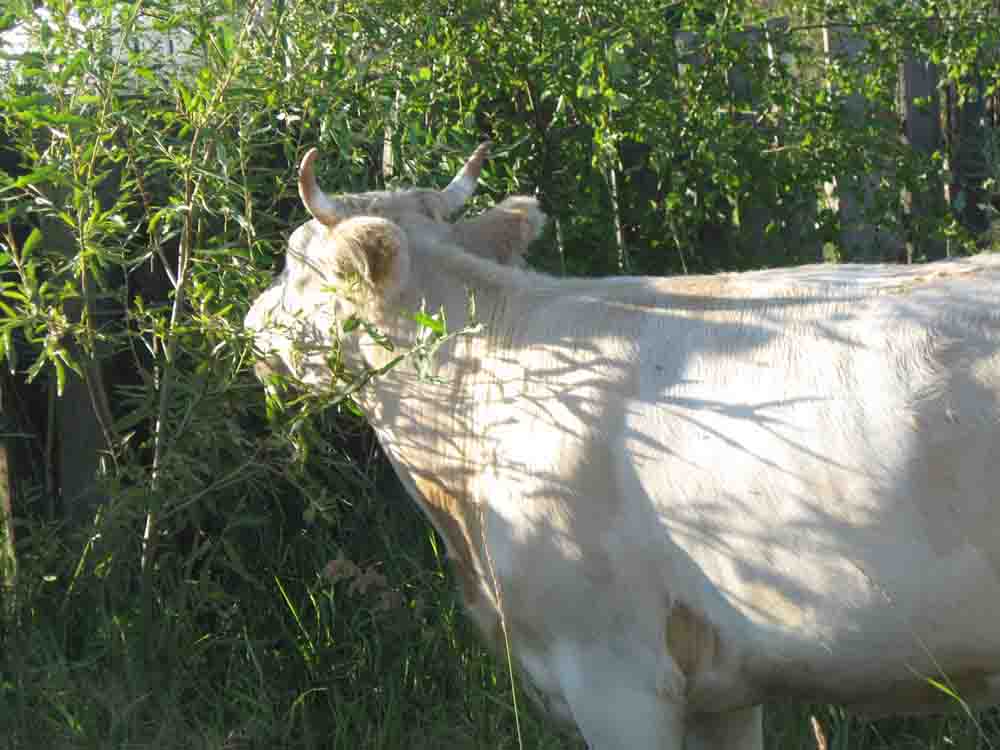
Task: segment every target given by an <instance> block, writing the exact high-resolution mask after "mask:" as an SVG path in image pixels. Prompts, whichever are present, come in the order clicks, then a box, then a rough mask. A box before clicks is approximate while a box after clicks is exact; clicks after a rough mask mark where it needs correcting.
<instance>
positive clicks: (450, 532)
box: [373, 254, 523, 635]
mask: <svg viewBox="0 0 1000 750" xmlns="http://www.w3.org/2000/svg"><path fill="white" fill-rule="evenodd" d="M518 273H519V272H513V273H512V272H510V269H506V268H502V267H500V266H496V265H495V264H493V263H490V262H488V261H481V260H479V259H478V258H472V257H471V256H466V255H464V254H462V256H461V257H458V258H456V257H454V256H451V257H449V256H447V255H445V256H444V257H433V256H432V257H431V258H428V259H426V262H424V263H421V264H420V265H419V266H417V267H416V268H415V269H414V270H413V272H412V277H413V278H412V279H411V280H412V281H413V286H412V287H411V290H412V291H411V292H410V294H407V295H405V298H404V299H403V300H401V303H402V307H403V308H404V309H410V310H412V309H413V308H414V307H419V306H420V304H421V302H423V304H424V305H425V307H426V310H427V312H428V313H436V312H437V311H438V310H439V309H441V308H443V309H444V310H445V314H446V316H447V320H448V327H449V330H451V331H457V330H460V329H461V328H462V327H464V326H465V325H467V324H469V323H471V322H472V321H471V320H470V318H469V315H468V313H469V294H470V292H471V294H472V295H473V297H474V300H475V308H476V322H478V323H481V324H482V325H483V330H482V332H481V333H478V334H473V335H471V336H461V337H458V338H456V339H453V340H452V341H451V342H450V343H449V344H448V345H446V346H445V347H443V348H442V350H440V351H439V352H438V353H437V355H436V360H437V362H436V364H437V367H436V370H435V375H436V377H437V378H440V381H441V382H438V383H430V382H427V381H421V380H420V379H419V377H418V376H417V375H416V374H415V372H414V368H413V367H412V365H410V364H408V363H407V364H404V365H403V366H402V367H401V368H398V369H397V370H394V371H392V372H390V373H389V374H388V375H387V376H386V377H384V378H380V379H379V382H377V384H376V386H375V393H374V394H373V395H374V396H375V400H376V401H380V402H381V403H379V404H378V405H377V406H376V407H375V411H374V412H373V415H377V416H376V417H375V418H374V419H373V422H375V423H376V426H377V427H379V428H380V435H381V436H382V439H383V442H384V443H385V447H386V449H387V451H388V452H389V453H390V454H391V455H392V456H393V459H394V461H395V463H396V464H397V470H398V471H399V473H400V474H401V475H402V476H403V481H404V482H405V483H407V484H411V485H412V486H413V488H415V489H416V491H417V492H416V494H417V496H418V500H419V503H420V505H421V507H422V509H423V511H424V513H425V514H426V515H427V516H428V518H429V519H430V520H431V522H432V523H433V524H434V526H435V528H436V529H437V531H438V533H439V534H440V535H441V537H442V538H443V539H444V541H445V543H446V545H447V547H448V552H449V556H450V558H451V561H452V565H453V568H454V571H455V574H456V577H457V578H458V581H459V584H460V587H461V590H462V593H463V596H464V598H465V600H466V603H467V605H468V606H469V608H470V611H471V612H472V613H473V616H474V617H475V619H476V620H477V621H479V622H480V625H481V626H482V627H483V629H484V631H485V632H486V633H487V634H488V635H490V634H491V633H492V632H493V630H494V628H493V625H494V623H493V618H494V617H495V613H496V606H495V600H494V597H493V595H492V594H491V592H490V588H489V586H487V585H486V583H485V582H487V581H490V580H492V579H491V577H490V574H489V569H490V568H489V559H488V555H487V552H486V550H485V544H484V539H483V519H482V513H483V508H481V507H480V503H479V502H478V498H477V489H476V486H475V480H476V478H477V477H481V476H482V475H483V474H484V472H486V471H489V469H490V465H491V463H492V458H491V456H490V455H489V442H488V441H484V440H483V435H482V434H481V430H480V429H479V428H480V425H479V424H478V422H479V420H478V418H477V415H478V414H480V413H481V410H482V407H483V406H484V403H483V400H484V399H489V398H490V397H491V394H492V393H493V390H494V389H493V388H492V387H491V385H492V384H491V382H490V378H491V367H490V365H489V364H488V360H491V359H493V358H494V357H495V356H496V354H497V350H498V348H500V349H504V348H505V347H506V346H509V341H510V339H511V337H510V331H509V329H510V325H511V324H510V310H511V309H513V308H515V307H516V303H515V302H514V301H513V298H514V297H516V296H517V295H518V290H519V287H520V282H522V281H523V279H520V278H519V276H518ZM504 342H507V343H506V344H505V343H504ZM484 364H485V365H486V366H485V367H484Z"/></svg>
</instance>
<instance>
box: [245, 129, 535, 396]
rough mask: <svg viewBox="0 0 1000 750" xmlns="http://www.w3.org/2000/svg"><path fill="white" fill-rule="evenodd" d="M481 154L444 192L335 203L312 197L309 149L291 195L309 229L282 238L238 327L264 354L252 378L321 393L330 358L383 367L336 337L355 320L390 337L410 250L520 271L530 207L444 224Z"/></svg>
mask: <svg viewBox="0 0 1000 750" xmlns="http://www.w3.org/2000/svg"><path fill="white" fill-rule="evenodd" d="M488 147H489V144H485V143H484V144H482V145H481V146H479V148H477V149H476V151H475V152H474V153H473V154H472V156H471V157H470V158H469V160H468V161H467V162H466V163H465V165H464V166H463V167H462V169H461V170H460V171H459V172H458V174H457V175H456V176H455V178H454V179H453V180H452V181H451V183H450V184H449V185H448V187H446V188H445V189H444V190H426V189H413V190H402V191H393V192H389V191H377V192H368V193H359V194H355V195H342V196H337V197H331V196H328V195H326V194H325V193H324V192H323V191H322V190H321V189H320V188H319V186H318V184H317V182H316V177H315V173H314V164H315V161H316V157H317V151H316V149H312V150H310V151H309V152H308V153H307V154H306V155H305V157H304V158H303V159H302V163H301V166H300V169H299V195H300V197H301V198H302V202H303V204H304V205H305V207H306V209H307V210H308V211H309V213H310V214H311V215H312V217H313V220H312V221H309V222H307V223H306V224H303V225H302V226H300V227H299V228H298V229H296V230H295V232H294V233H293V234H292V236H291V237H290V239H289V243H288V253H287V257H286V262H285V268H284V270H283V271H282V273H281V274H280V275H279V277H278V278H277V279H276V281H275V282H274V284H272V285H271V287H270V288H269V289H268V290H267V291H265V292H264V293H263V294H262V295H261V296H260V297H259V298H258V299H257V301H256V302H255V303H254V305H253V307H252V308H251V309H250V312H249V313H248V315H247V318H246V326H247V328H248V329H252V330H253V332H254V337H255V340H256V343H257V345H258V347H259V349H260V350H261V352H262V353H263V354H264V359H262V360H261V361H260V362H259V363H258V365H257V373H258V375H260V376H264V375H266V374H268V373H271V372H279V373H284V374H291V375H293V376H294V377H295V378H296V379H298V380H300V381H302V383H303V384H305V385H307V386H311V387H319V388H324V387H327V386H330V385H331V384H332V380H333V378H332V374H331V368H330V364H331V352H337V353H339V355H340V356H339V361H341V362H344V363H345V364H347V365H348V366H349V367H350V366H353V365H359V364H363V365H365V366H368V367H378V366H381V365H382V364H384V363H385V361H386V360H387V359H388V356H389V355H388V353H387V352H386V351H385V350H384V349H383V348H382V347H380V346H377V345H374V346H373V341H372V337H371V336H368V335H366V334H364V333H362V335H358V336H350V337H345V336H341V335H340V334H341V333H342V332H343V330H344V326H345V324H347V325H350V324H348V323H347V321H353V320H356V319H361V320H364V321H367V322H370V323H371V324H373V325H374V326H375V327H380V326H381V325H382V324H383V323H389V324H390V327H394V332H396V333H399V332H400V331H399V330H396V329H398V328H399V322H400V320H403V319H404V318H403V317H402V316H400V315H398V314H397V315H395V316H394V318H393V320H392V321H388V320H387V319H386V318H387V310H389V309H390V308H392V306H393V303H394V301H397V299H398V298H399V297H400V295H401V293H402V291H403V290H404V289H406V288H407V286H408V282H409V280H410V276H411V263H412V262H413V254H414V253H413V251H414V249H417V248H421V247H424V248H426V247H428V246H431V245H432V246H435V247H436V248H438V249H441V248H446V249H450V250H451V251H453V252H454V253H455V254H461V253H462V252H465V253H469V254H472V255H476V256H479V257H480V258H485V259H487V260H490V261H494V262H497V263H501V264H506V265H517V264H520V262H521V258H522V256H523V253H524V251H525V249H526V248H527V246H528V244H530V242H531V241H532V240H533V239H534V238H535V237H537V235H538V233H539V231H540V230H541V226H542V223H543V216H542V214H541V212H540V211H539V210H538V209H537V205H536V202H535V201H534V199H532V198H524V197H515V198H509V199H507V200H506V201H504V202H503V203H501V204H500V205H498V206H497V207H495V208H493V209H492V210H490V211H487V212H486V213H484V214H482V215H480V216H477V217H475V218H472V219H467V220H464V221H461V222H458V223H456V224H453V223H451V222H450V221H449V218H450V217H451V216H452V215H453V214H455V213H456V212H457V211H458V210H459V209H461V208H462V206H463V205H464V204H465V203H466V201H468V199H469V198H470V197H471V196H472V194H473V193H474V192H475V189H476V185H477V182H478V179H479V175H480V172H481V170H482V167H483V161H484V160H485V158H486V155H487V152H488ZM411 296H412V295H411ZM407 303H410V304H411V305H412V304H413V303H414V300H407V302H401V303H400V309H402V307H405V306H406V304H407ZM416 305H417V306H419V300H417V301H416ZM413 309H414V307H413V306H411V307H410V310H411V311H412V310H413ZM395 312H397V313H398V312H399V310H396V311H395ZM410 323H411V324H412V327H413V328H414V329H415V328H416V324H413V323H412V320H411V321H410ZM403 325H404V327H405V323H403Z"/></svg>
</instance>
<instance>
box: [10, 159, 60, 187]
mask: <svg viewBox="0 0 1000 750" xmlns="http://www.w3.org/2000/svg"><path fill="white" fill-rule="evenodd" d="M56 174H58V170H57V169H56V168H55V167H53V166H52V165H51V164H47V165H45V166H44V167H39V168H38V169H33V170H32V171H30V172H28V174H25V175H21V176H20V177H18V178H17V179H16V180H14V187H16V188H24V187H28V186H29V185H37V184H38V183H40V182H48V181H49V180H51V179H52V177H53V176H54V175H56Z"/></svg>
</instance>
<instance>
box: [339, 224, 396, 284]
mask: <svg viewBox="0 0 1000 750" xmlns="http://www.w3.org/2000/svg"><path fill="white" fill-rule="evenodd" d="M330 234H331V238H330V239H331V240H332V242H333V243H334V247H335V256H334V257H335V259H336V260H335V263H336V270H335V273H336V275H337V277H338V278H339V279H341V280H346V281H348V282H349V283H359V284H360V285H361V286H363V287H364V288H365V290H366V291H368V292H370V293H372V294H374V295H375V296H376V297H381V298H383V299H386V298H391V297H393V296H395V295H396V294H397V293H398V292H399V290H400V289H402V287H403V286H404V284H406V281H407V278H408V277H409V272H410V252H409V248H408V246H407V241H406V235H405V234H404V233H403V230H402V229H400V228H399V226H398V225H397V224H395V223H393V222H391V221H388V220H386V219H380V218H376V217H372V216H359V217H356V218H353V219H347V220H346V221H342V222H341V223H339V224H337V226H336V227H334V228H332V229H331V230H330Z"/></svg>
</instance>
